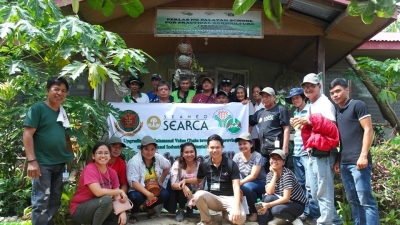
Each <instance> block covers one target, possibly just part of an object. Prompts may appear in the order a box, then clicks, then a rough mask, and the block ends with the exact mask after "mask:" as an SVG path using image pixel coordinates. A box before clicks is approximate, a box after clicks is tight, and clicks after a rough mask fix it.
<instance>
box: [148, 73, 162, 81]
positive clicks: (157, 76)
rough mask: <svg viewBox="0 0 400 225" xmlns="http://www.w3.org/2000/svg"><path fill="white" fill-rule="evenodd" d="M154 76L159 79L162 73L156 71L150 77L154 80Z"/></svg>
mask: <svg viewBox="0 0 400 225" xmlns="http://www.w3.org/2000/svg"><path fill="white" fill-rule="evenodd" d="M153 78H154V79H157V80H161V75H160V74H157V73H154V74H152V75H151V78H150V79H151V80H153Z"/></svg>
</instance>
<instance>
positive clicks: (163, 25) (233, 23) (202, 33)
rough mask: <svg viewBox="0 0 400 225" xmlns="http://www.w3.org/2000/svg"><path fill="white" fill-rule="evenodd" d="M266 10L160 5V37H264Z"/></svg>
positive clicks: (156, 26)
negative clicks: (238, 11)
mask: <svg viewBox="0 0 400 225" xmlns="http://www.w3.org/2000/svg"><path fill="white" fill-rule="evenodd" d="M261 15H262V11H248V12H246V13H245V14H243V15H240V16H237V15H235V14H234V13H233V12H232V10H198V9H165V8H163V9H162V8H158V9H157V13H156V24H155V32H154V33H155V36H156V37H226V38H264V35H263V34H264V32H263V20H262V16H261Z"/></svg>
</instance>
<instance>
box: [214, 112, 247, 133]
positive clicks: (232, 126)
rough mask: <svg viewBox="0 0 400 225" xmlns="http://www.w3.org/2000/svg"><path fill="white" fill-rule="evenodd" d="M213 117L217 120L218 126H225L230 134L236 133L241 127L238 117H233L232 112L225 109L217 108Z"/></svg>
mask: <svg viewBox="0 0 400 225" xmlns="http://www.w3.org/2000/svg"><path fill="white" fill-rule="evenodd" d="M213 118H214V119H215V120H216V121H217V122H218V126H219V127H223V128H226V130H227V131H228V132H229V133H231V134H237V133H239V132H240V130H241V129H242V124H241V122H240V120H239V119H237V118H234V117H233V116H232V113H231V112H230V111H229V110H227V109H219V110H217V111H216V112H215V113H214V116H213Z"/></svg>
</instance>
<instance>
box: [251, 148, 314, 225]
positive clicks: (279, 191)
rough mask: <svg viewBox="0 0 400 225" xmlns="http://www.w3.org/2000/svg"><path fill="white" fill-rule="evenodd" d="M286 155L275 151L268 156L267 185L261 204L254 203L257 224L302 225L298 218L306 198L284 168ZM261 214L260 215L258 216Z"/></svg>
mask: <svg viewBox="0 0 400 225" xmlns="http://www.w3.org/2000/svg"><path fill="white" fill-rule="evenodd" d="M285 160H286V153H285V152H283V151H282V150H281V149H276V150H274V151H272V152H271V153H270V154H269V161H270V164H271V166H270V169H269V173H268V174H267V179H266V180H267V181H266V183H267V185H265V192H266V194H265V195H264V199H263V203H261V204H260V203H256V208H257V209H258V210H257V211H258V213H259V216H258V224H260V225H267V224H268V225H280V224H288V222H289V224H295V225H302V224H303V223H302V222H301V220H300V219H296V218H297V217H298V216H300V215H301V214H302V213H303V211H304V208H305V204H306V203H307V198H306V197H305V196H304V192H303V191H302V190H301V187H300V185H299V183H298V182H297V180H296V177H295V176H294V174H293V172H292V171H291V170H290V169H288V168H285V167H284V165H285ZM260 214H261V215H260Z"/></svg>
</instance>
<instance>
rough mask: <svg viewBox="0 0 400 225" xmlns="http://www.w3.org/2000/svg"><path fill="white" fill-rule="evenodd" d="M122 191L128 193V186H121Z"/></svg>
mask: <svg viewBox="0 0 400 225" xmlns="http://www.w3.org/2000/svg"><path fill="white" fill-rule="evenodd" d="M121 190H123V191H124V192H125V193H128V184H123V185H121Z"/></svg>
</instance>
